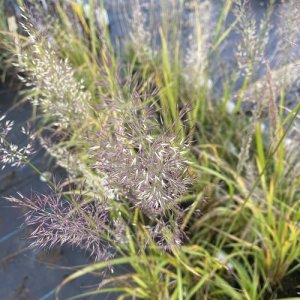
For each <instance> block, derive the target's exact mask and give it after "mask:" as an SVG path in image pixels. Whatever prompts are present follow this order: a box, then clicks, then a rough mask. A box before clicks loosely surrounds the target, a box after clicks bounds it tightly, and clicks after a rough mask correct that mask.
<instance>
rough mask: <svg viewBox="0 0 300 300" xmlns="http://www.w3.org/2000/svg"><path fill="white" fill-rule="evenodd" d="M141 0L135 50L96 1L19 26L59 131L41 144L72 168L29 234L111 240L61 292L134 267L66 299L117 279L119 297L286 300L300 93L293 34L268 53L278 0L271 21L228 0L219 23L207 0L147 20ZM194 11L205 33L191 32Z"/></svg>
mask: <svg viewBox="0 0 300 300" xmlns="http://www.w3.org/2000/svg"><path fill="white" fill-rule="evenodd" d="M291 2H292V3H289V4H288V3H284V4H282V5H283V8H282V9H283V11H284V13H282V16H286V15H287V14H288V12H289V11H290V10H291V9H293V6H290V5H293V4H295V3H296V2H295V1H291ZM130 3H132V4H134V5H132V11H131V13H130V14H129V15H130V16H131V19H126V16H124V18H125V19H124V20H123V22H124V23H123V24H125V25H126V24H127V26H129V27H128V29H129V34H128V37H127V40H126V42H125V45H124V48H125V50H126V51H125V52H121V53H118V51H115V49H114V48H113V46H112V44H113V43H112V41H111V39H110V36H109V30H108V28H107V27H103V26H99V24H97V22H96V19H95V14H94V11H96V9H99V6H98V5H97V4H96V2H94V1H92V0H90V1H89V14H88V17H87V16H86V14H85V11H84V7H83V6H81V5H79V4H78V3H77V2H75V1H71V2H70V3H69V2H58V3H57V4H56V5H55V6H54V8H52V9H54V10H55V11H56V12H57V17H56V18H54V20H52V21H53V22H51V26H50V27H49V28H47V31H46V32H44V34H39V33H37V32H36V30H35V28H34V24H33V25H32V26H30V25H27V24H24V26H23V29H25V30H26V31H27V38H22V39H21V37H20V38H19V41H20V42H21V41H23V40H24V44H22V51H21V53H20V52H18V54H19V56H18V58H19V59H18V64H19V66H18V67H19V70H20V71H22V72H23V73H24V75H25V76H24V83H25V84H32V85H33V88H32V90H31V91H30V95H34V97H35V100H36V101H34V103H35V104H38V106H39V107H40V108H41V111H42V113H43V123H42V126H43V127H42V128H41V132H43V131H45V130H47V131H48V133H49V132H50V138H48V139H46V138H45V137H44V136H43V134H42V135H41V140H42V144H43V146H44V147H45V148H46V149H47V151H48V152H49V153H50V154H51V155H52V156H53V157H55V158H56V160H57V164H59V165H60V166H62V167H64V168H65V169H66V171H67V172H68V175H69V179H68V180H67V181H66V183H63V184H62V186H68V187H70V183H71V187H72V190H71V191H70V192H68V191H66V192H64V190H61V191H60V193H59V195H60V196H59V197H56V198H55V201H56V202H55V205H56V206H55V207H52V209H51V203H52V202H53V201H54V200H53V198H51V197H47V195H46V196H45V197H44V198H43V201H44V202H45V203H44V204H43V202H41V201H40V202H38V203H40V206H39V208H38V209H36V207H32V208H34V209H35V213H36V211H38V213H39V217H36V216H35V214H34V211H33V212H32V214H31V215H30V217H31V218H29V223H30V224H31V225H35V226H38V227H37V229H36V230H35V231H34V234H33V238H38V237H39V236H38V234H37V233H39V232H40V233H41V232H42V233H43V234H44V236H45V237H46V240H47V237H48V236H49V243H50V245H53V244H55V243H58V242H60V243H64V242H69V243H71V244H73V245H74V244H76V245H78V246H79V247H81V248H83V249H87V248H90V247H93V245H94V244H96V246H97V245H98V243H100V242H103V243H100V244H101V247H100V246H99V247H98V246H97V247H98V248H97V247H96V246H94V247H96V248H97V249H94V248H93V249H91V250H92V251H91V252H92V253H93V252H95V250H98V252H102V251H103V252H105V250H107V249H104V248H105V247H106V248H108V249H109V250H111V251H113V252H114V253H115V257H114V258H111V256H109V257H107V259H108V260H107V261H100V262H96V263H94V264H91V265H89V266H87V267H85V268H83V269H80V270H78V271H77V272H75V273H74V274H72V275H70V276H69V277H67V278H66V279H65V280H64V281H63V282H62V283H61V285H60V286H59V287H58V289H57V298H59V294H60V291H61V290H62V288H63V287H64V286H65V285H66V284H68V283H69V282H70V281H72V280H75V279H76V278H78V277H80V276H84V275H86V274H90V273H93V274H95V272H99V271H103V270H104V269H106V268H107V267H110V270H113V267H114V266H119V265H124V264H126V265H129V268H128V271H127V272H125V273H124V274H121V275H116V274H106V277H105V278H104V279H103V281H102V282H101V284H100V286H99V289H98V290H91V291H87V292H85V293H83V294H82V295H77V296H74V297H73V298H71V299H80V298H84V297H87V296H89V295H97V294H102V293H108V292H118V293H119V294H120V296H119V298H118V299H136V298H138V299H162V300H163V299H174V300H175V299H199V300H200V299H237V300H242V299H249V300H255V299H257V300H259V299H274V300H275V299H276V298H277V293H278V290H279V289H278V287H280V284H281V282H282V280H283V278H284V277H286V276H287V275H290V274H292V273H293V272H295V271H296V270H299V267H300V265H299V256H300V228H299V221H300V214H299V211H300V210H299V188H298V185H299V164H298V163H297V157H298V154H299V150H298V148H299V147H298V146H299V145H298V144H299V142H298V138H299V129H298V128H299V127H298V126H299V125H298V123H297V122H298V119H299V116H298V115H299V109H300V105H296V106H295V107H294V108H292V109H290V108H287V107H285V103H286V98H287V95H288V93H289V92H290V90H291V89H292V88H293V86H294V85H295V84H297V80H299V75H298V70H297V64H296V63H295V61H293V62H288V63H287V64H284V65H280V66H278V65H277V64H278V61H279V60H280V61H286V59H287V58H286V57H285V59H283V57H284V55H287V56H289V53H291V51H292V50H291V49H290V48H289V47H291V46H292V44H291V43H287V44H286V45H285V47H284V49H283V48H281V47H279V48H278V49H277V50H276V52H275V55H274V56H275V58H272V57H268V55H267V51H266V49H267V48H268V43H269V39H268V34H269V33H270V30H271V28H270V20H271V17H272V14H273V9H274V4H275V2H274V1H270V4H269V6H268V8H267V9H266V13H265V16H264V17H263V19H262V21H261V22H257V21H256V19H255V16H254V14H253V12H252V11H251V3H250V1H241V0H235V1H232V0H226V1H224V3H223V6H222V8H221V10H220V12H219V14H218V15H217V16H216V18H215V20H214V19H213V16H212V15H211V18H208V19H206V18H204V17H203V15H204V14H205V13H207V12H209V13H211V14H212V12H211V10H210V5H211V4H210V2H209V1H204V3H201V4H199V3H198V1H190V3H189V7H186V6H185V5H186V3H185V2H184V1H172V0H169V1H166V2H163V3H161V5H159V9H158V12H159V13H158V12H157V11H153V10H151V9H152V8H153V7H156V6H155V5H156V3H155V2H152V1H151V3H150V6H149V7H150V12H149V14H150V16H149V19H147V16H146V15H145V9H146V8H145V6H143V2H142V1H138V0H136V1H133V0H132V1H130ZM102 5H103V4H102ZM103 7H104V6H102V8H103ZM49 9H50V8H49ZM290 12H291V11H290ZM40 13H41V15H43V14H47V13H48V12H45V11H43V10H42V11H41V12H40ZM187 13H189V14H190V15H189V16H191V19H192V20H194V23H192V25H191V27H188V28H189V32H191V37H192V39H193V41H195V42H192V41H189V42H188V43H186V41H185V31H184V30H185V28H186V26H188V25H189V24H186V19H185V14H187ZM294 13H295V11H293V14H294ZM213 20H214V21H213ZM41 21H43V19H42V18H41ZM281 22H282V21H281ZM137 24H139V25H140V26H137ZM125 25H124V26H125ZM276 30H278V35H279V38H281V43H282V42H283V40H284V39H286V34H289V35H290V36H293V37H295V36H297V32H296V33H295V32H294V31H292V27H290V26H289V27H288V28H286V29H284V24H283V23H280V25H278V29H276ZM297 30H298V29H295V31H297ZM233 32H235V33H236V34H238V35H239V38H240V43H239V44H238V45H237V47H236V49H237V51H236V52H235V53H234V56H235V59H236V65H235V66H234V68H233V69H231V68H229V67H228V66H226V65H225V64H224V62H223V61H222V55H223V51H224V48H226V47H228V46H229V47H231V48H234V47H233V46H232V44H230V43H231V42H230V39H229V41H228V38H230V35H231V34H232V33H233ZM226 43H229V45H228V44H226ZM12 45H14V44H12ZM7 50H9V51H12V48H11V47H10V48H9V47H7ZM273 65H275V67H273ZM262 71H263V72H264V73H265V75H261V72H262ZM295 95H297V94H295ZM296 99H297V96H296ZM247 106H249V107H250V108H249V109H248V111H246V109H244V107H247ZM247 112H248V113H250V116H249V114H247ZM266 124H267V125H266ZM182 150H184V151H182ZM183 166H184V167H186V168H183ZM181 170H184V172H181ZM185 176H186V177H185ZM187 178H192V180H185V179H187ZM64 197H65V198H64ZM61 198H63V199H64V200H63V201H61ZM47 199H48V200H47ZM49 199H50V200H49ZM51 199H52V200H51ZM12 200H13V201H14V202H17V203H18V204H19V205H21V206H22V205H25V206H26V205H27V206H28V205H29V206H30V205H31V202H32V199H27V201H26V203H25V204H24V201H23V200H22V201H21V200H20V199H12ZM51 201H52V202H51ZM64 201H66V202H64ZM64 203H65V204H64ZM49 205H50V210H52V211H51V213H53V214H54V216H52V217H51V213H50V214H49V212H48V211H47V209H49ZM60 205H61V206H60ZM43 208H47V209H46V211H43ZM34 209H33V210H34ZM99 210H100V211H102V213H103V214H101V213H100V212H99ZM49 215H50V217H51V218H50V219H49ZM62 217H64V218H62ZM100 217H102V218H101V220H99V218H100ZM32 218H33V219H32ZM41 218H44V219H45V221H44V222H42V223H41V224H40V223H39V220H40V219H41ZM74 218H75V219H78V220H80V222H79V223H80V224H79V225H80V228H79V229H80V230H77V232H76V233H77V234H78V233H80V237H78V236H77V235H76V234H75V233H74V228H78V227H76V226H75V225H76V224H75V223H76V222H75V221H74ZM44 219H43V220H44ZM64 219H65V221H66V222H68V223H64V224H65V225H66V226H65V227H63V226H62V222H63V220H64ZM49 220H50V221H49ZM27 221H28V220H27ZM45 225H46V226H45ZM58 225H59V226H60V227H63V234H61V231H60V229H57V226H58ZM77 225H78V224H77ZM74 226H75V227H74ZM53 230H54V231H53ZM70 232H73V241H72V239H71V241H70V240H69V239H68V233H70ZM97 234H99V240H98V239H97ZM69 237H70V235H69ZM38 241H39V240H37V242H38ZM40 241H41V240H40ZM42 242H43V243H42V245H45V244H47V243H45V241H44V240H43V239H42ZM97 242H98V243H97ZM102 245H104V246H103V247H104V248H103V247H102ZM112 249H113V250H112ZM108 252H109V251H108ZM97 254H98V255H97V256H98V257H101V258H102V256H101V255H100V254H99V253H97Z"/></svg>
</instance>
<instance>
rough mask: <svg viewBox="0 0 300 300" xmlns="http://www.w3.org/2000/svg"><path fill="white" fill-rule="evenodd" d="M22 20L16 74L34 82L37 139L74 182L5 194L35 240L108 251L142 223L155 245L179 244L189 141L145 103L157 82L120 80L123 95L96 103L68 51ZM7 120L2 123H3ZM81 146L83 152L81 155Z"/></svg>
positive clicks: (99, 253)
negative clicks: (39, 121) (147, 88)
mask: <svg viewBox="0 0 300 300" xmlns="http://www.w3.org/2000/svg"><path fill="white" fill-rule="evenodd" d="M26 22H28V20H27V21H26ZM22 27H23V30H25V31H26V32H27V34H28V38H29V40H30V43H31V44H30V45H29V46H28V45H26V48H25V49H24V52H22V54H20V56H19V64H17V65H16V66H17V67H19V70H20V71H21V72H22V73H24V74H25V76H24V75H23V76H21V75H19V79H20V80H21V81H22V82H24V83H25V84H26V86H27V87H31V90H30V91H29V94H30V95H34V97H32V98H31V100H32V102H33V104H34V105H37V106H38V107H39V108H40V110H41V113H42V115H43V117H44V125H45V126H46V127H45V128H46V129H47V130H46V131H47V132H46V134H44V133H43V132H42V133H41V134H40V135H39V137H40V142H41V145H42V146H44V148H45V149H46V150H47V152H49V154H50V155H52V156H54V157H55V158H56V160H57V164H58V165H61V166H62V167H64V168H65V169H66V171H67V172H68V176H69V178H68V180H67V181H66V182H65V183H64V184H62V185H61V186H64V185H68V186H69V187H70V188H72V189H73V190H74V194H73V195H70V193H67V191H65V190H63V188H62V187H61V186H55V185H53V184H52V187H53V194H49V195H33V196H32V197H24V196H22V195H21V194H20V195H19V196H20V198H16V197H13V198H9V200H10V201H11V202H13V203H14V204H15V205H17V206H18V207H24V208H26V210H27V211H28V212H27V213H26V218H25V224H26V225H28V226H30V227H32V228H33V232H32V233H31V235H30V239H31V245H32V246H38V247H42V248H52V247H55V246H61V245H63V244H69V245H73V246H77V247H79V248H81V249H83V250H85V251H87V252H88V253H90V255H91V256H93V257H94V258H95V259H96V260H107V259H109V258H111V257H112V256H113V254H114V253H115V252H117V249H119V248H122V245H124V244H126V243H127V242H126V239H127V238H126V234H127V233H126V230H129V228H132V227H133V228H134V227H135V226H137V225H138V226H142V227H143V228H144V230H146V231H147V232H148V237H149V239H150V240H152V243H155V244H156V245H157V246H159V247H160V248H161V249H165V250H168V249H174V247H178V246H179V245H180V244H181V242H182V240H181V238H182V237H183V236H184V235H183V234H182V233H181V230H180V221H181V218H182V213H183V210H182V208H181V205H180V202H179V201H180V198H181V197H182V196H183V195H184V194H185V193H187V191H188V187H189V184H190V182H191V181H190V179H189V175H188V173H187V165H188V161H187V160H186V158H185V152H186V151H187V145H186V144H185V143H184V141H179V140H178V137H177V134H176V132H174V130H173V128H169V129H168V128H165V126H164V124H162V123H160V122H159V121H158V119H159V116H160V113H159V111H157V110H154V109H153V106H152V108H151V107H150V108H149V107H148V106H147V104H146V103H147V102H149V99H150V98H151V97H154V96H155V91H152V92H151V93H147V92H146V93H144V94H141V92H140V91H139V86H138V85H135V86H134V87H132V85H131V84H129V85H128V84H125V85H124V84H121V83H120V82H118V83H117V84H118V86H119V88H120V92H119V95H115V94H112V95H111V99H109V98H108V97H107V96H106V97H105V96H104V95H102V94H101V93H100V95H99V98H100V99H99V100H98V102H99V103H102V104H101V105H98V106H95V105H93V104H92V101H91V94H90V93H89V91H87V90H86V88H85V86H84V83H83V81H81V82H78V81H77V79H76V78H75V75H74V72H73V69H72V67H71V65H70V64H69V63H68V61H67V60H62V59H60V58H59V57H57V54H56V52H55V49H54V48H53V46H52V45H51V44H49V43H45V41H44V38H43V37H40V36H39V35H38V34H37V33H34V32H35V31H34V27H33V25H30V24H29V25H27V24H22ZM104 72H105V71H104V70H103V71H102V73H103V76H104ZM119 77H120V76H119V75H118V76H116V78H119ZM132 81H133V80H132V79H131V80H130V81H128V82H130V83H132ZM99 88H101V86H100V87H99ZM125 91H126V92H125ZM101 97H103V99H101ZM107 116H108V117H107ZM90 121H92V122H91V123H89V122H90ZM10 128H11V123H6V127H3V133H6V131H9V130H10ZM73 135H76V136H77V137H78V140H77V141H76V143H75V144H74V142H73V141H72V139H73V138H74V137H73ZM82 149H85V151H86V153H87V154H88V155H87V156H86V157H85V162H84V163H82ZM24 154H26V155H27V152H26V153H25V152H24ZM27 159H28V158H27V157H26V160H27ZM79 185H80V190H79V191H78V190H77V188H76V186H77V187H78V186H79ZM93 185H96V186H93ZM71 194H72V193H71ZM133 211H136V213H137V214H138V215H140V217H139V218H142V219H144V221H143V223H142V224H135V223H134V222H135V221H134V220H133V218H132V216H131V214H132V212H133ZM131 231H133V233H134V229H131ZM149 239H148V240H147V239H145V242H144V245H142V247H146V245H147V244H149V243H150V242H151V241H150V240H149Z"/></svg>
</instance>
